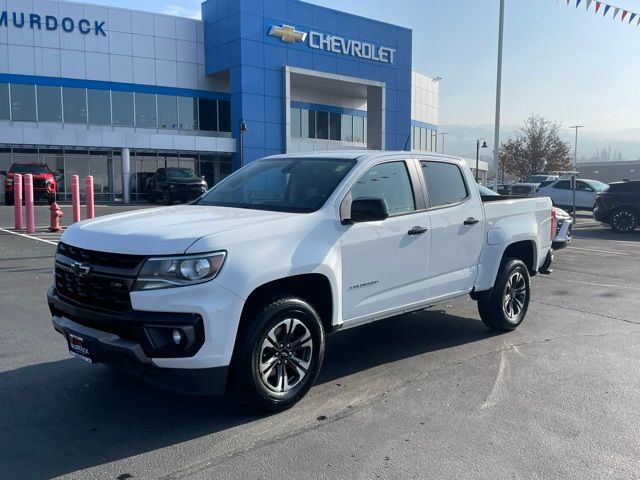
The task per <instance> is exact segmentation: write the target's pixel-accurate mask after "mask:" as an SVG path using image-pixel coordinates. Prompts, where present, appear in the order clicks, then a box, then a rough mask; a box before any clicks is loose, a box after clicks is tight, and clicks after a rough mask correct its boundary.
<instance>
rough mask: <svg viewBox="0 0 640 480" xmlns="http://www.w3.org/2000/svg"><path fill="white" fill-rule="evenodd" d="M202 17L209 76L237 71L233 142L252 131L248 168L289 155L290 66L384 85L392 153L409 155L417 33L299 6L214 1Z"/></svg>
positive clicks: (293, 0) (290, 1) (262, 0)
mask: <svg viewBox="0 0 640 480" xmlns="http://www.w3.org/2000/svg"><path fill="white" fill-rule="evenodd" d="M202 12H203V20H204V23H205V40H206V44H205V68H206V72H207V74H214V73H217V72H220V71H222V70H226V69H230V70H231V75H230V98H231V102H232V109H231V120H232V134H233V136H234V137H237V136H238V134H239V131H238V130H239V128H238V125H239V123H240V121H241V120H245V121H247V123H248V124H249V131H248V132H246V133H245V135H244V140H245V162H248V161H251V160H253V159H256V158H259V157H260V156H262V155H264V154H265V152H266V151H269V153H281V152H282V151H284V147H285V145H284V130H285V125H284V111H283V109H284V106H285V100H284V98H283V95H284V88H283V76H284V74H283V68H284V67H285V66H289V67H296V68H302V69H307V70H314V71H316V72H320V73H327V74H338V75H344V76H348V77H354V78H362V79H364V80H369V81H375V82H383V83H384V84H385V92H386V98H385V104H386V112H385V113H386V115H385V122H386V125H385V131H386V138H385V143H386V145H385V147H386V148H387V149H404V148H405V143H406V138H407V137H408V136H409V135H410V133H411V119H410V111H411V55H412V33H411V30H409V29H406V28H402V27H398V26H395V25H391V24H387V23H383V22H379V21H376V20H371V19H367V18H363V17H359V16H356V15H351V14H348V13H344V12H340V11H336V10H332V9H328V8H324V7H319V6H317V5H311V4H308V3H305V2H302V1H300V0H207V1H206V2H205V3H204V4H203V7H202ZM272 28H275V30H274V31H273V32H272ZM270 33H273V35H270ZM254 126H255V128H254ZM238 160H239V159H238V158H234V166H236V167H237V166H238V165H239V162H238Z"/></svg>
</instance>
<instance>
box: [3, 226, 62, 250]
mask: <svg viewBox="0 0 640 480" xmlns="http://www.w3.org/2000/svg"><path fill="white" fill-rule="evenodd" d="M0 232H5V233H10V234H11V235H17V236H18V237H25V238H30V239H31V240H36V241H38V242H43V243H48V244H49V245H56V246H57V245H58V242H57V241H52V240H48V239H46V238H40V237H39V236H35V235H28V234H26V233H20V232H14V231H12V230H7V229H6V228H0ZM50 238H54V237H50ZM59 238H60V237H58V239H59Z"/></svg>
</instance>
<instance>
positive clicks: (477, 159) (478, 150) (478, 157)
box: [476, 138, 489, 183]
mask: <svg viewBox="0 0 640 480" xmlns="http://www.w3.org/2000/svg"><path fill="white" fill-rule="evenodd" d="M480 140H482V147H481V146H480ZM480 140H476V183H478V170H479V169H480V149H481V148H489V145H487V141H486V140H485V139H484V138H481V139H480Z"/></svg>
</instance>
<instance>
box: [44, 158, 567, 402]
mask: <svg viewBox="0 0 640 480" xmlns="http://www.w3.org/2000/svg"><path fill="white" fill-rule="evenodd" d="M554 222H555V220H554V217H553V215H552V207H551V201H550V200H549V199H548V198H521V199H515V198H506V199H505V198H504V197H493V198H492V197H481V196H480V194H479V192H478V189H477V188H476V186H475V182H474V179H473V175H472V173H471V171H470V170H469V168H468V167H467V166H466V164H465V163H464V162H463V161H461V160H460V159H457V158H453V157H445V156H436V155H416V154H411V153H408V152H398V153H385V152H377V153H370V152H346V153H342V152H335V153H325V154H322V155H320V154H308V155H304V154H301V155H282V156H274V157H269V158H265V159H262V160H258V161H255V162H252V163H251V164H249V165H247V166H246V167H244V168H242V169H241V170H239V171H238V172H236V173H234V174H233V175H231V176H230V177H228V178H226V179H225V180H224V181H222V182H220V183H219V184H218V185H216V186H215V187H214V188H212V189H211V190H209V191H208V192H207V193H205V194H204V195H203V196H202V197H200V198H199V199H198V200H196V201H195V202H194V203H193V204H191V205H185V206H175V207H166V208H156V209H146V210H138V211H133V212H128V213H123V214H117V215H110V216H105V217H99V218H96V219H93V220H87V221H83V222H80V223H77V224H75V225H72V226H71V227H69V228H68V229H67V230H66V232H65V233H64V235H63V236H62V239H61V242H60V244H59V246H58V250H57V252H56V257H55V283H54V285H53V286H52V287H51V289H50V290H49V291H48V303H49V308H50V310H51V313H52V317H53V324H54V327H55V329H56V330H57V331H58V332H60V333H61V334H63V335H64V336H65V338H66V339H67V343H68V348H69V351H70V353H71V354H72V355H74V356H76V357H78V358H80V359H82V360H85V361H87V362H104V363H106V364H109V365H112V366H116V367H120V368H123V369H126V370H129V371H131V372H133V373H135V374H137V375H139V376H140V377H142V378H143V379H145V380H148V381H150V382H152V383H155V384H158V385H161V386H164V387H166V388H169V389H172V390H176V391H181V392H187V393H193V394H196V393H198V394H214V393H222V392H223V391H225V389H226V388H227V387H228V386H233V387H235V388H234V390H235V391H236V392H237V393H238V394H239V395H240V396H241V397H242V398H243V399H244V400H245V401H246V402H247V403H249V405H251V406H253V407H255V408H257V409H262V410H272V411H273V410H280V409H284V408H287V407H290V406H291V405H293V404H294V403H296V402H297V401H298V400H300V398H302V397H303V396H304V395H305V394H306V392H307V391H308V390H309V388H311V386H312V384H313V383H314V381H315V379H316V377H317V375H318V372H319V370H320V367H321V365H322V359H323V355H324V345H325V335H326V334H328V333H331V332H335V331H337V330H340V329H346V328H351V327H355V326H358V325H363V324H365V323H369V322H373V321H376V320H380V319H383V318H387V317H391V316H394V315H398V314H402V313H405V312H410V311H414V310H419V309H424V308H426V307H429V306H431V305H434V304H436V303H439V302H444V301H448V300H450V299H452V298H455V297H460V296H463V295H471V297H472V298H474V299H475V300H477V302H478V310H479V313H480V318H481V319H482V321H483V322H484V323H485V324H486V325H487V326H488V327H489V328H491V329H495V330H500V331H509V330H513V329H515V328H516V327H517V326H518V325H520V323H522V321H523V320H524V317H525V315H526V313H527V308H528V306H529V298H530V286H529V277H530V275H534V274H536V273H537V272H538V270H539V269H540V267H541V265H542V264H543V262H544V260H545V258H546V256H547V254H548V253H549V251H550V248H551V239H552V237H553V235H554V233H555V225H554ZM398 321H400V320H398Z"/></svg>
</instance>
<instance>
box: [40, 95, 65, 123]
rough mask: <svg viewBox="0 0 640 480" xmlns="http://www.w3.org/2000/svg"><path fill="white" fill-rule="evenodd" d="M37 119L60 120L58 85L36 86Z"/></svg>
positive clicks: (58, 121)
mask: <svg viewBox="0 0 640 480" xmlns="http://www.w3.org/2000/svg"><path fill="white" fill-rule="evenodd" d="M37 92H38V94H37V97H38V119H39V120H40V121H41V122H56V123H60V122H62V104H61V103H60V95H62V91H61V90H60V87H45V86H43V87H38V90H37Z"/></svg>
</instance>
